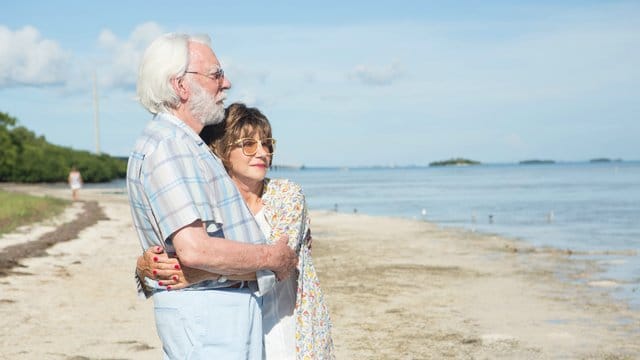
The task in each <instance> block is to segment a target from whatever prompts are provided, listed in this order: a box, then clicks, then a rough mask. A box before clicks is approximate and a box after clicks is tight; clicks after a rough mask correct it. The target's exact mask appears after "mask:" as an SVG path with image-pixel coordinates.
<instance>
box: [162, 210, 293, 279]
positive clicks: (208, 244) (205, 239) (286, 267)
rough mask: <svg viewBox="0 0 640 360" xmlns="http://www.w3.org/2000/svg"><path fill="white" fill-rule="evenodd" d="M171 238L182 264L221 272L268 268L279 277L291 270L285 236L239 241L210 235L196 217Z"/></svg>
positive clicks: (227, 273)
mask: <svg viewBox="0 0 640 360" xmlns="http://www.w3.org/2000/svg"><path fill="white" fill-rule="evenodd" d="M172 241H173V247H174V248H175V250H176V254H177V256H178V259H179V260H180V263H182V265H184V266H187V267H191V268H195V269H200V270H204V271H208V272H211V273H216V274H222V275H234V274H235V275H238V274H245V273H249V272H255V271H258V270H271V271H273V272H274V273H275V274H276V276H277V277H278V279H280V280H282V279H285V278H287V277H288V276H289V275H290V274H291V272H292V270H293V269H294V268H295V266H296V263H297V259H298V258H297V255H296V253H295V252H294V251H293V250H291V248H289V246H287V238H286V237H283V238H281V239H280V240H279V241H278V242H276V243H275V244H273V245H257V244H246V243H240V242H236V241H232V240H227V239H224V238H216V237H210V236H209V235H208V234H207V232H206V231H205V230H204V228H203V226H202V222H201V221H200V220H197V221H194V222H193V223H191V224H190V225H187V226H185V227H183V228H181V229H180V230H178V231H176V232H175V233H174V234H173V236H172Z"/></svg>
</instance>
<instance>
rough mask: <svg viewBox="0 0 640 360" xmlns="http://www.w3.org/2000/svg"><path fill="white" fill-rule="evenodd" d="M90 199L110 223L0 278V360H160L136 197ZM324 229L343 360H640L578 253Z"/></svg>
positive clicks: (327, 281) (393, 230) (54, 222)
mask: <svg viewBox="0 0 640 360" xmlns="http://www.w3.org/2000/svg"><path fill="white" fill-rule="evenodd" d="M0 189H4V190H13V191H22V192H27V193H31V194H38V195H44V194H47V195H50V196H58V197H62V198H69V197H70V194H69V191H68V189H66V188H51V187H46V186H38V185H15V184H0ZM80 196H81V199H82V200H86V201H97V203H98V205H99V207H100V210H101V211H102V213H103V215H104V217H103V218H102V220H99V221H98V222H97V223H95V224H94V225H92V226H89V227H86V228H85V229H83V230H82V231H80V232H79V233H78V234H77V237H76V238H74V239H72V240H70V241H65V242H60V243H58V244H56V245H54V246H52V247H50V248H49V249H48V250H47V251H46V256H40V257H33V258H28V259H24V260H21V261H20V266H19V267H15V268H13V269H12V271H11V272H10V273H9V274H8V275H6V276H2V277H0V326H1V327H2V329H3V330H2V335H1V336H0V359H67V360H70V359H74V360H80V359H159V358H160V355H161V351H160V344H159V341H158V338H157V336H156V333H155V324H154V320H153V314H152V302H151V301H148V300H143V299H140V298H138V297H137V295H136V292H135V283H134V281H133V273H134V264H135V258H136V257H137V256H138V254H139V253H140V247H139V244H138V240H137V238H136V235H135V233H134V231H133V228H132V224H131V217H130V212H129V207H128V203H127V201H126V196H125V195H124V193H123V192H121V191H114V190H97V189H94V190H88V189H83V190H82V192H81V194H80ZM83 206H84V203H82V202H79V203H74V204H72V205H71V206H70V208H69V209H67V211H65V212H64V213H63V214H62V215H60V216H58V217H56V218H54V219H49V220H47V221H44V222H42V223H38V224H33V225H29V226H25V227H22V228H19V229H17V230H16V231H15V232H14V233H12V234H6V235H4V236H2V237H0V251H2V249H3V248H6V246H10V245H15V244H20V243H27V242H30V241H35V240H36V239H38V238H40V237H41V236H43V235H46V234H47V233H49V232H50V231H55V229H57V228H59V227H60V226H62V225H63V224H65V223H68V222H70V221H73V220H74V219H76V218H77V217H78V216H80V215H81V214H82V213H83V211H84V210H83V209H84V208H83ZM312 231H313V239H314V242H313V254H314V262H315V265H316V267H317V269H318V272H319V276H320V280H321V282H322V286H323V289H324V292H325V296H326V300H327V301H328V303H329V307H330V309H331V312H332V319H333V323H334V324H333V337H334V342H335V346H336V353H337V358H338V359H443V358H445V359H447V358H448V359H636V358H640V311H638V310H637V309H631V308H629V307H628V306H627V304H625V303H623V302H620V301H615V300H613V299H612V297H611V295H610V290H611V287H612V286H615V283H611V282H608V281H607V280H606V279H601V278H600V277H599V273H598V270H599V269H598V267H597V266H596V264H594V263H592V262H589V261H585V260H579V259H576V258H575V257H574V256H572V254H570V253H569V252H566V251H558V250H552V249H536V248H531V247H528V246H526V245H525V244H523V243H520V242H517V241H513V240H509V239H505V238H501V237H498V236H492V235H482V234H477V233H473V232H469V231H464V230H456V229H449V228H447V229H443V228H440V227H438V226H436V225H434V224H431V223H428V222H423V221H418V220H404V219H393V218H384V217H372V216H366V215H359V214H341V213H333V212H319V211H314V212H312ZM620 256H621V257H624V256H632V255H624V254H622V255H620ZM561 279H565V280H561ZM567 279H568V280H567ZM578 280H579V281H578Z"/></svg>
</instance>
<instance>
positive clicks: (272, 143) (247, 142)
mask: <svg viewBox="0 0 640 360" xmlns="http://www.w3.org/2000/svg"><path fill="white" fill-rule="evenodd" d="M258 144H260V146H262V148H263V149H264V151H265V152H266V153H267V154H268V155H272V154H273V152H274V151H275V150H276V139H273V138H266V139H262V140H256V139H252V138H242V139H238V140H236V141H234V142H232V143H231V144H229V145H235V146H240V147H241V148H242V153H243V154H245V155H246V156H253V155H255V154H256V153H257V152H258Z"/></svg>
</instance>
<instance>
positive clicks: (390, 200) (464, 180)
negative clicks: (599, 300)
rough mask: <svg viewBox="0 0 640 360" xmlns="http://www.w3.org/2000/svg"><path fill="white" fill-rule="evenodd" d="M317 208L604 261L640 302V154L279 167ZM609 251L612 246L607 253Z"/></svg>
mask: <svg viewBox="0 0 640 360" xmlns="http://www.w3.org/2000/svg"><path fill="white" fill-rule="evenodd" d="M270 176H271V177H274V178H275V177H283V178H289V179H292V180H294V181H296V182H298V183H300V184H301V185H302V186H303V188H304V191H305V195H306V197H307V202H308V204H309V207H310V208H311V209H317V210H334V211H335V210H337V211H338V212H346V213H353V212H358V213H364V214H370V215H385V216H395V217H404V218H413V219H418V220H427V221H431V222H434V223H437V224H439V225H441V226H454V227H460V228H465V229H469V230H474V231H479V232H486V233H495V234H500V235H504V236H507V237H510V238H517V239H520V240H523V241H525V242H527V243H529V244H531V245H534V246H548V247H553V248H558V249H570V250H572V251H576V252H578V253H584V252H589V253H590V255H576V256H578V257H583V258H589V259H593V260H596V261H598V263H599V264H600V265H601V266H602V267H603V269H604V272H603V273H601V274H600V279H602V280H605V279H606V280H614V281H616V282H618V283H620V286H619V287H617V288H615V289H613V294H614V295H615V296H617V297H620V298H623V299H625V300H627V301H629V302H630V303H631V304H632V305H633V306H634V307H640V162H611V163H557V164H546V165H517V164H510V165H481V166H466V167H429V168H373V169H370V168H366V169H360V168H358V169H344V168H343V169H305V170H277V171H272V172H271V173H270ZM607 252H609V253H608V254H607Z"/></svg>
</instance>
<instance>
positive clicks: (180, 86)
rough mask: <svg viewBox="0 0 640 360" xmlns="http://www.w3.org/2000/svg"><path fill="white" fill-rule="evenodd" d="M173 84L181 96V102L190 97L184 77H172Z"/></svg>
mask: <svg viewBox="0 0 640 360" xmlns="http://www.w3.org/2000/svg"><path fill="white" fill-rule="evenodd" d="M171 86H172V87H173V90H174V91H175V92H176V94H178V96H179V97H180V100H181V102H185V101H187V99H188V98H189V88H187V86H186V85H185V82H184V77H172V78H171Z"/></svg>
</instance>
